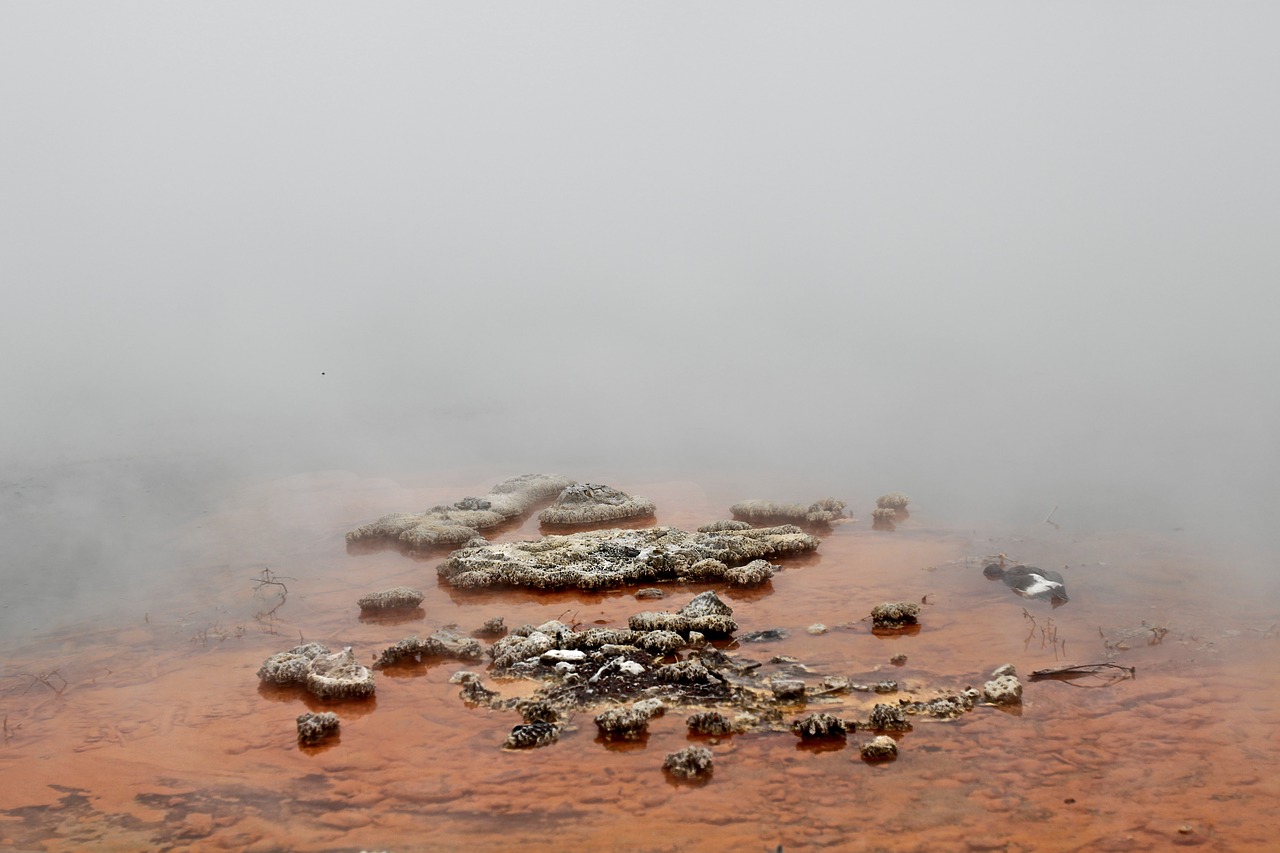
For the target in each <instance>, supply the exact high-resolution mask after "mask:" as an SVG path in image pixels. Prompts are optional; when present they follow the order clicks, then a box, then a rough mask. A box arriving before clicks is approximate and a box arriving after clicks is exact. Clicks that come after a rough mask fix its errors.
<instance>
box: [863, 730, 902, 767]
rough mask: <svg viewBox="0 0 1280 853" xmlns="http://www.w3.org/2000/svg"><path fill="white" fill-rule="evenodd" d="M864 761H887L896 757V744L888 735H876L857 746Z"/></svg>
mask: <svg viewBox="0 0 1280 853" xmlns="http://www.w3.org/2000/svg"><path fill="white" fill-rule="evenodd" d="M858 751H859V752H860V753H861V754H862V757H863V759H864V760H866V761H888V760H889V759H891V758H897V757H898V744H897V743H896V742H895V741H894V739H893V738H891V737H889V736H888V735H878V736H877V737H875V738H872V739H871V740H869V741H867V742H866V743H864V744H862V746H861V747H859V748H858Z"/></svg>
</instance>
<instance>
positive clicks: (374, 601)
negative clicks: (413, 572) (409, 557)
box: [356, 586, 426, 610]
mask: <svg viewBox="0 0 1280 853" xmlns="http://www.w3.org/2000/svg"><path fill="white" fill-rule="evenodd" d="M425 597H426V596H425V595H423V594H422V593H421V592H419V591H418V590H416V589H414V588H412V587H408V586H397V587H393V588H391V589H384V590H382V591H381V592H374V593H370V594H369V595H366V596H365V597H364V598H361V599H360V600H359V601H357V602H356V603H357V604H359V605H360V609H361V610H409V609H412V608H414V607H417V606H418V605H419V604H421V603H422V599H424V598H425Z"/></svg>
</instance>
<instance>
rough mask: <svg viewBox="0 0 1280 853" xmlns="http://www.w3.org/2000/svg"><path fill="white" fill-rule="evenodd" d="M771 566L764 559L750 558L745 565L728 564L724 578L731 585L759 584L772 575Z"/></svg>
mask: <svg viewBox="0 0 1280 853" xmlns="http://www.w3.org/2000/svg"><path fill="white" fill-rule="evenodd" d="M773 572H774V569H773V566H771V565H769V563H768V562H767V561H765V560H752V561H751V562H750V563H747V564H746V565H745V566H730V567H729V568H728V569H726V570H725V573H724V579H725V581H727V582H728V583H730V584H732V585H733V586H759V585H760V584H762V583H764V582H765V581H767V580H769V578H771V577H773Z"/></svg>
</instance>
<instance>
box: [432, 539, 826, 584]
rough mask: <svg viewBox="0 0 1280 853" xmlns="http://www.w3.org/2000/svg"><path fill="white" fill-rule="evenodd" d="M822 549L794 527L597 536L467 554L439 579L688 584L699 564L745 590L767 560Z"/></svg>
mask: <svg viewBox="0 0 1280 853" xmlns="http://www.w3.org/2000/svg"><path fill="white" fill-rule="evenodd" d="M817 547H818V540H817V539H816V538H814V537H812V536H809V535H808V534H806V533H805V532H804V531H802V530H800V528H798V527H794V526H791V525H783V526H780V527H767V528H760V529H751V530H740V531H724V532H720V533H687V532H685V531H683V530H678V529H676V528H674V527H649V528H644V529H640V530H592V531H586V532H582V533H573V534H569V535H565V536H544V537H543V538H542V539H539V540H536V541H533V542H504V543H491V544H488V545H485V546H482V547H475V548H460V549H458V550H457V551H454V552H453V553H452V554H450V555H449V557H448V559H446V560H445V561H444V562H443V563H441V564H440V565H439V566H438V567H437V573H438V574H439V576H440V578H441V579H442V580H443V581H445V582H446V583H448V584H450V585H452V586H455V587H461V588H475V587H491V586H522V587H532V588H535V589H564V588H570V587H577V588H580V589H608V588H615V587H620V586H626V585H629V584H642V583H653V582H659V581H675V580H679V579H681V578H687V576H688V574H689V572H690V571H691V570H692V569H693V567H694V566H695V565H698V566H700V567H701V568H700V569H699V571H700V572H709V573H714V572H719V573H720V576H721V577H723V579H724V580H726V581H728V582H729V583H734V584H738V585H746V584H753V583H763V582H764V581H765V580H768V578H769V576H771V575H772V572H773V569H772V567H771V566H769V564H768V563H766V562H764V561H763V558H766V557H775V556H784V555H787V554H797V553H804V552H808V551H812V550H814V549H816V548H817ZM703 561H709V562H703ZM753 561H759V562H753ZM744 564H745V565H744ZM718 566H723V567H724V568H723V569H720V568H717V567H718ZM735 567H736V568H735ZM716 579H718V578H716V577H709V576H702V577H699V578H698V580H700V581H708V580H716Z"/></svg>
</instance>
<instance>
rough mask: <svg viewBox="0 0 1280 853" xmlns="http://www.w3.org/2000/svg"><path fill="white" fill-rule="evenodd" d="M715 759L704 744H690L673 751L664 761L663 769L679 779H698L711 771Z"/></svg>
mask: <svg viewBox="0 0 1280 853" xmlns="http://www.w3.org/2000/svg"><path fill="white" fill-rule="evenodd" d="M714 763H715V759H714V758H713V757H712V754H711V750H709V749H707V748H706V747H704V746H690V747H687V748H685V749H682V750H680V751H679V752H673V753H671V754H670V755H668V756H667V757H666V759H665V760H664V761H663V762H662V769H663V770H665V771H666V772H667V773H670V774H671V775H672V776H675V777H676V778H679V779H696V778H698V777H702V776H707V775H709V774H710V773H711V771H712V768H713V765H714Z"/></svg>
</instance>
